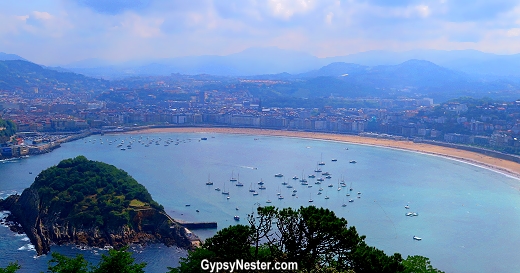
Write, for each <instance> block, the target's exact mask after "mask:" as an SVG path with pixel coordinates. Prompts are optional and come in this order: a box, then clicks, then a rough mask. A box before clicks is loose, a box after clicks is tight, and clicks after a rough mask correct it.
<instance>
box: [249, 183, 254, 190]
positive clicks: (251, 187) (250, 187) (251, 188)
mask: <svg viewBox="0 0 520 273" xmlns="http://www.w3.org/2000/svg"><path fill="white" fill-rule="evenodd" d="M249 192H255V190H253V182H251V185H250V186H249Z"/></svg>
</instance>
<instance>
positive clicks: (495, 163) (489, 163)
mask: <svg viewBox="0 0 520 273" xmlns="http://www.w3.org/2000/svg"><path fill="white" fill-rule="evenodd" d="M128 133H131V134H141V133H219V134H246V135H265V136H280V137H295V138H310V139H320V140H328V141H338V142H344V143H353V144H360V145H373V146H379V147H386V148H394V149H402V150H408V151H413V152H419V153H426V154H432V155H438V156H444V157H448V158H452V159H455V160H460V161H463V162H467V163H470V164H475V165H478V166H482V167H485V168H488V169H491V170H494V171H497V172H501V173H504V174H507V175H510V176H513V177H516V178H518V179H520V163H517V162H514V161H510V160H505V159H501V158H497V157H492V156H488V155H484V154H481V153H477V152H472V151H466V150H461V149H456V148H450V147H444V146H438V145H432V144H426V143H416V142H413V141H409V140H391V139H380V138H371V137H362V136H356V135H340V134H332V133H320V132H301V131H283V130H269V129H249V128H214V127H179V128H149V129H142V130H135V131H130V132H128ZM519 186H520V185H519Z"/></svg>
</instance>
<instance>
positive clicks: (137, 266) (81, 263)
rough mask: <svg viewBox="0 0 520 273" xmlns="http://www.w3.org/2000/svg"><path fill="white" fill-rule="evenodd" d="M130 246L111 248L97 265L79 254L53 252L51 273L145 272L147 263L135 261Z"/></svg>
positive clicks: (50, 264)
mask: <svg viewBox="0 0 520 273" xmlns="http://www.w3.org/2000/svg"><path fill="white" fill-rule="evenodd" d="M127 249H128V248H122V249H120V250H114V249H111V250H109V251H108V255H105V254H103V255H102V256H101V261H100V262H99V264H98V265H97V266H92V265H91V264H90V263H89V262H87V261H86V260H85V258H83V255H81V254H79V255H77V256H76V257H75V258H69V257H66V256H64V255H62V254H59V253H56V252H53V253H52V259H51V260H50V261H49V267H48V271H47V272H49V273H144V267H145V266H146V263H135V259H134V258H132V253H130V252H128V251H127Z"/></svg>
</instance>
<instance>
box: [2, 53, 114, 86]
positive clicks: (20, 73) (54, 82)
mask: <svg viewBox="0 0 520 273" xmlns="http://www.w3.org/2000/svg"><path fill="white" fill-rule="evenodd" d="M107 85H108V81H105V80H101V79H94V78H90V77H86V76H84V75H81V74H76V73H72V72H66V71H57V70H55V69H49V68H46V67H43V66H40V65H37V64H35V63H31V62H27V61H22V60H8V61H0V90H15V89H17V90H20V89H21V90H31V89H33V88H35V87H38V88H39V89H42V90H45V89H53V90H56V89H62V88H64V89H67V90H71V91H74V90H104V89H106V86H107Z"/></svg>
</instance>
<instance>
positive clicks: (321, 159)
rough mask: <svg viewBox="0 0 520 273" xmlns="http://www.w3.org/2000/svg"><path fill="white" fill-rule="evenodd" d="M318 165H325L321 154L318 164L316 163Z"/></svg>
mask: <svg viewBox="0 0 520 273" xmlns="http://www.w3.org/2000/svg"><path fill="white" fill-rule="evenodd" d="M318 165H320V166H323V165H325V162H323V153H321V157H320V163H318Z"/></svg>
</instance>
